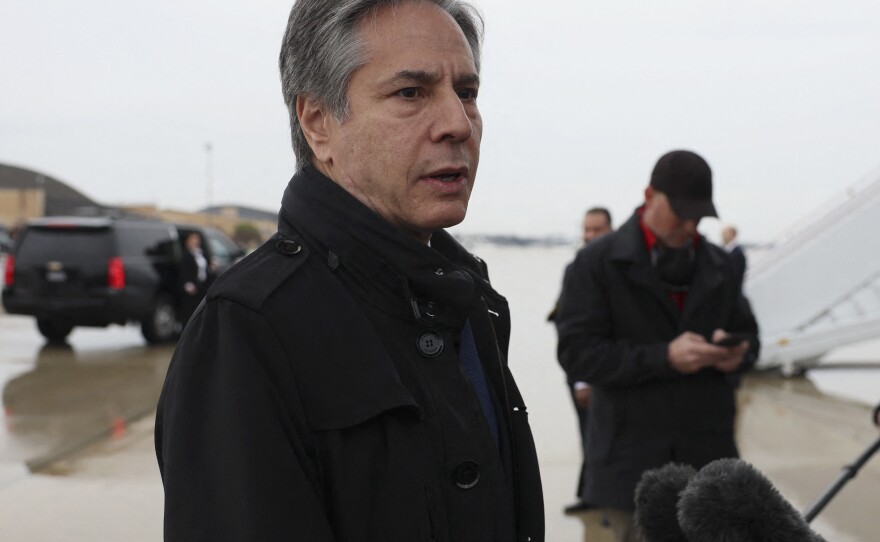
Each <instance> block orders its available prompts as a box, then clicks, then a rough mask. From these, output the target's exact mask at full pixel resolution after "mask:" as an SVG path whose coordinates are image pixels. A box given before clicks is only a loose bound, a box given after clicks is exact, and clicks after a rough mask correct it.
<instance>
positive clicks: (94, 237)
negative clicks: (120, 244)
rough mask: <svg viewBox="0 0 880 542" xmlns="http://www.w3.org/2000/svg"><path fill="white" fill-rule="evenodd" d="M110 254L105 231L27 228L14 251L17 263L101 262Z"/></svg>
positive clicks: (110, 255)
mask: <svg viewBox="0 0 880 542" xmlns="http://www.w3.org/2000/svg"><path fill="white" fill-rule="evenodd" d="M113 255H114V254H113V236H112V235H111V233H110V230H109V229H107V228H29V229H27V230H26V231H25V233H24V235H23V236H22V239H21V241H20V242H19V243H18V247H17V250H16V255H15V257H16V261H17V262H19V263H29V262H46V261H52V260H57V261H64V262H89V261H95V260H98V261H105V260H107V259H108V258H110V257H112V256H113Z"/></svg>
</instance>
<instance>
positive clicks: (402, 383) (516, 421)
mask: <svg viewBox="0 0 880 542" xmlns="http://www.w3.org/2000/svg"><path fill="white" fill-rule="evenodd" d="M389 246H390V247H393V248H394V250H393V251H389V250H386V248H387V247H389ZM432 247H433V249H429V248H427V247H425V246H423V245H419V244H418V243H416V242H415V241H414V240H410V239H409V238H405V237H402V234H400V233H399V232H397V230H395V229H393V228H391V227H390V226H389V225H387V224H386V223H384V222H382V221H381V220H379V219H378V217H377V216H376V215H373V214H372V212H371V211H369V210H368V209H366V208H365V207H363V206H362V205H360V204H359V203H358V202H356V201H355V200H354V199H353V198H351V197H350V196H349V195H348V194H347V193H345V192H344V191H342V190H341V189H340V188H339V187H338V186H336V185H335V184H333V183H332V182H331V181H329V180H327V179H326V178H324V177H323V176H321V175H320V174H318V173H317V172H315V171H314V170H311V169H307V171H306V173H305V174H298V175H297V176H295V177H294V179H293V180H292V181H291V184H290V186H289V188H288V191H287V193H286V194H285V198H284V202H283V207H282V213H281V220H280V226H279V234H278V235H277V236H276V237H275V238H273V239H271V240H270V241H269V242H268V243H266V244H265V245H263V246H262V247H261V248H260V249H258V250H257V251H256V252H255V253H254V254H252V255H251V256H249V257H248V258H246V259H245V260H243V261H242V262H240V263H239V264H236V266H234V267H233V268H232V269H231V270H230V271H228V272H227V273H226V274H224V275H223V276H222V277H221V278H220V279H219V280H218V281H217V283H216V284H215V285H214V286H213V287H212V289H211V290H210V292H209V294H208V296H207V298H206V302H205V304H204V305H203V306H202V307H201V308H200V309H199V310H198V311H197V312H196V315H195V316H194V318H193V320H192V321H191V322H190V324H189V326H188V327H187V329H186V331H185V333H184V335H183V337H182V339H181V341H180V343H179V345H178V348H177V351H176V352H175V355H174V358H173V360H172V363H171V366H170V368H169V372H168V376H167V380H166V383H165V387H164V389H163V392H162V397H161V399H160V405H159V411H158V414H157V423H156V449H157V455H158V458H159V464H160V468H161V471H162V476H163V483H164V486H165V493H166V503H165V536H166V540H172V541H178V540H179V541H187V542H192V541H198V540H205V541H208V540H210V541H217V540H236V541H238V540H252V541H257V540H259V541H261V542H262V541H275V540H278V541H281V540H285V541H292V540H301V541H309V542H324V541H336V542H354V541H362V542H379V541H383V542H385V541H399V542H413V541H420V540H424V541H429V540H436V541H445V542H468V541H473V542H478V541H479V542H487V541H504V542H508V541H524V540H531V541H541V540H543V539H544V538H543V528H544V527H543V504H542V503H543V498H542V493H541V483H540V476H539V473H538V467H537V458H536V455H535V448H534V443H533V441H532V437H531V432H530V430H529V426H528V422H527V413H526V407H525V404H524V403H523V400H522V397H521V396H520V394H519V391H518V390H517V388H516V385H515V383H514V381H513V378H512V376H511V374H510V372H509V370H508V368H507V362H506V352H507V344H508V338H509V332H510V327H509V312H508V309H507V304H506V301H505V300H504V298H503V297H501V296H499V295H498V294H497V293H495V292H494V290H492V288H491V287H490V286H489V283H488V281H487V280H485V266H484V265H483V264H482V262H481V261H479V260H478V259H476V258H474V257H473V256H471V255H470V254H468V253H467V252H466V251H465V250H464V249H462V248H461V247H460V246H459V245H458V244H457V243H456V242H455V241H454V240H452V238H451V237H450V236H449V235H447V234H445V232H437V233H436V234H435V235H434V238H433V239H432ZM465 318H469V320H470V322H471V326H472V328H473V331H474V335H475V338H476V343H477V349H478V352H479V355H480V358H481V360H482V363H483V367H484V369H485V373H486V377H487V379H488V381H489V385H490V388H491V390H492V398H493V400H494V404H495V406H496V411H497V413H498V418H499V425H500V426H501V431H500V439H499V441H497V442H496V441H495V440H494V438H493V437H492V433H491V432H490V431H489V430H488V425H487V423H486V420H485V418H484V417H483V414H482V411H481V409H480V405H479V403H478V401H477V398H476V395H475V394H474V392H473V390H472V388H471V387H470V385H468V384H467V380H466V378H465V377H464V376H463V374H462V372H461V369H460V366H459V362H458V356H457V342H458V336H459V333H460V330H461V326H462V324H463V322H464V319H465ZM441 344H442V348H441V349H440V350H439V351H437V349H438V346H439V345H441Z"/></svg>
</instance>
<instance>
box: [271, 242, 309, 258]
mask: <svg viewBox="0 0 880 542" xmlns="http://www.w3.org/2000/svg"><path fill="white" fill-rule="evenodd" d="M275 250H277V251H278V252H280V253H281V254H284V255H285V256H293V255H294V254H299V252H300V251H301V250H302V246H301V245H300V244H299V243H297V242H296V241H294V240H293V239H282V240H280V241H278V242H277V243H275Z"/></svg>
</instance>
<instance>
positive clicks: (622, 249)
mask: <svg viewBox="0 0 880 542" xmlns="http://www.w3.org/2000/svg"><path fill="white" fill-rule="evenodd" d="M611 260H612V261H614V263H615V265H619V266H622V267H623V268H624V269H625V272H624V276H626V278H627V280H629V281H630V282H631V283H632V284H633V285H635V286H637V287H639V288H641V289H643V290H647V291H648V292H649V293H650V295H652V296H653V297H654V298H655V300H656V301H657V304H658V305H659V306H660V307H662V308H663V313H664V314H665V315H666V317H667V318H668V319H669V322H670V324H672V326H673V327H675V328H678V323H679V321H680V319H681V316H680V315H679V312H678V309H677V308H676V307H675V305H674V304H673V302H672V300H670V299H669V293H668V292H667V291H666V288H665V287H664V286H663V284H662V283H661V282H660V278H659V277H658V276H657V272H656V271H655V270H654V268H653V267H651V261H650V256H649V255H648V250H647V248H646V247H645V240H644V237H643V236H642V232H641V229H640V228H639V219H638V216H637V215H635V214H634V215H633V216H632V217H631V218H630V219H629V220H627V221H626V222H625V223H624V225H623V226H621V227H620V229H619V230H618V231H617V235H615V238H614V240H613V244H612V247H611Z"/></svg>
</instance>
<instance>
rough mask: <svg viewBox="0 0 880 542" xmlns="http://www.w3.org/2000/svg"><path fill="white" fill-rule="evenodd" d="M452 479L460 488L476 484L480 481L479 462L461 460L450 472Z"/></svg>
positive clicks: (467, 487) (468, 487)
mask: <svg viewBox="0 0 880 542" xmlns="http://www.w3.org/2000/svg"><path fill="white" fill-rule="evenodd" d="M452 480H453V481H454V482H455V485H457V486H458V487H460V488H462V489H470V488H472V487H474V486H475V485H477V484H478V483H479V481H480V464H479V463H477V462H476V461H471V460H470V459H468V460H467V461H462V462H461V463H459V464H458V466H457V467H455V472H453V473H452Z"/></svg>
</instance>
